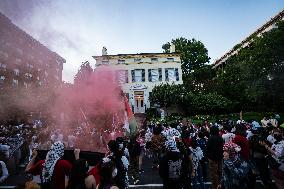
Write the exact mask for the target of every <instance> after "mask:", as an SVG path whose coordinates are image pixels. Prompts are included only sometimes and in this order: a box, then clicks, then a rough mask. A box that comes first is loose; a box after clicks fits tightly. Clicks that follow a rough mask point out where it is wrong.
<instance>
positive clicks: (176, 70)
mask: <svg viewBox="0 0 284 189" xmlns="http://www.w3.org/2000/svg"><path fill="white" fill-rule="evenodd" d="M175 73H176V81H179V74H178V68H175Z"/></svg>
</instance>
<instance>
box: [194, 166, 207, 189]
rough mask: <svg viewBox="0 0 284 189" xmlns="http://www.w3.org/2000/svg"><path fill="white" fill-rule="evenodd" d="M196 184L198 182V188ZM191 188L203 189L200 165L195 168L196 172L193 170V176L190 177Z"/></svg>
mask: <svg viewBox="0 0 284 189" xmlns="http://www.w3.org/2000/svg"><path fill="white" fill-rule="evenodd" d="M197 182H199V187H198V185H197ZM192 188H193V189H197V188H201V189H205V184H204V181H203V176H202V170H201V166H200V165H199V166H198V167H197V170H195V176H194V177H192Z"/></svg>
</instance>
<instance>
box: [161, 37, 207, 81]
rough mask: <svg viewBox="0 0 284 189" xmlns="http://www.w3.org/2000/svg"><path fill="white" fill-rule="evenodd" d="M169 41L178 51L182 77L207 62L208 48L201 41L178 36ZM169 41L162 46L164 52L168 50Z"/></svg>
mask: <svg viewBox="0 0 284 189" xmlns="http://www.w3.org/2000/svg"><path fill="white" fill-rule="evenodd" d="M171 43H173V44H174V45H175V51H176V52H177V53H180V57H181V67H182V73H183V79H184V78H186V77H188V76H189V75H190V74H191V72H192V70H195V69H197V68H200V67H202V66H204V65H205V64H206V63H209V60H210V58H209V57H208V50H207V49H206V48H205V46H204V44H203V43H202V42H200V41H197V40H195V39H194V38H193V39H191V40H188V39H186V38H183V37H180V38H177V39H173V40H172V41H171ZM171 43H170V42H167V43H166V44H164V45H163V46H162V48H163V49H164V52H165V53H169V52H170V46H171Z"/></svg>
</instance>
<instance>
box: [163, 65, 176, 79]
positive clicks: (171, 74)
mask: <svg viewBox="0 0 284 189" xmlns="http://www.w3.org/2000/svg"><path fill="white" fill-rule="evenodd" d="M165 76H166V81H170V82H171V81H176V76H175V69H174V68H166V69H165Z"/></svg>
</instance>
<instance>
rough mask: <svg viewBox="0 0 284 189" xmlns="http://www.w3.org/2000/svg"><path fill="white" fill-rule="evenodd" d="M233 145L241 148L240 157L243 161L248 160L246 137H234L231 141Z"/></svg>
mask: <svg viewBox="0 0 284 189" xmlns="http://www.w3.org/2000/svg"><path fill="white" fill-rule="evenodd" d="M233 143H236V144H237V145H239V146H240V147H241V151H240V155H241V157H242V158H244V159H245V160H248V159H249V142H248V140H247V138H246V137H244V136H241V135H236V136H235V138H234V139H233Z"/></svg>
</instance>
